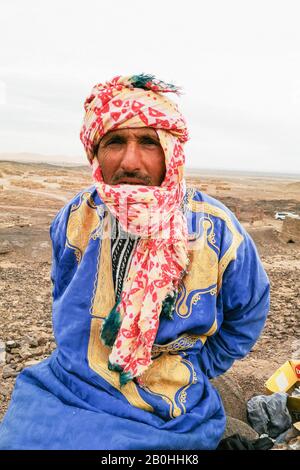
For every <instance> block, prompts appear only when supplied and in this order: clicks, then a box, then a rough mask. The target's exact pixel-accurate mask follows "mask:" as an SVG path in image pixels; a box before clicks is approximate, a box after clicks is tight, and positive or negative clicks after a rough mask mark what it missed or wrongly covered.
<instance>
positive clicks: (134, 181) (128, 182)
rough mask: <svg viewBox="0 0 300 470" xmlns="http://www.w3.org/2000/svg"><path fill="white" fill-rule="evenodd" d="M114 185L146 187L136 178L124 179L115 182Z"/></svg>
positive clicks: (143, 182)
mask: <svg viewBox="0 0 300 470" xmlns="http://www.w3.org/2000/svg"><path fill="white" fill-rule="evenodd" d="M115 184H139V185H141V184H142V185H144V186H145V185H146V183H145V181H143V180H140V179H138V178H124V179H122V180H120V181H117V182H116V183H115Z"/></svg>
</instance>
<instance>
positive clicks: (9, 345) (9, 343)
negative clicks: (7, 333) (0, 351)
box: [6, 340, 18, 350]
mask: <svg viewBox="0 0 300 470" xmlns="http://www.w3.org/2000/svg"><path fill="white" fill-rule="evenodd" d="M17 347H18V344H17V342H16V341H13V340H9V341H6V350H9V349H12V348H17Z"/></svg>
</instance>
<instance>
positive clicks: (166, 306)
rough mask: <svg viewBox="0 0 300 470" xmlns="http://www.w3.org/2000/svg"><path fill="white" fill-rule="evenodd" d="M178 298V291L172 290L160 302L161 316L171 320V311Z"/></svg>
mask: <svg viewBox="0 0 300 470" xmlns="http://www.w3.org/2000/svg"><path fill="white" fill-rule="evenodd" d="M177 298H178V292H177V291H174V292H172V293H171V294H168V295H167V297H166V298H165V300H164V301H163V303H162V309H161V316H162V317H165V318H166V319H167V320H173V319H174V317H173V311H174V309H175V304H176V301H177Z"/></svg>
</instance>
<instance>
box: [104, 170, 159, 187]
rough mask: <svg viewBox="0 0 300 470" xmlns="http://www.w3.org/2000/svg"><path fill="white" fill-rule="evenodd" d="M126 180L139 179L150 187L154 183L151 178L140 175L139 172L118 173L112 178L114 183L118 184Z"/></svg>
mask: <svg viewBox="0 0 300 470" xmlns="http://www.w3.org/2000/svg"><path fill="white" fill-rule="evenodd" d="M125 178H137V179H139V180H141V181H143V182H144V183H145V184H146V185H147V186H150V185H151V183H152V179H151V178H150V176H148V175H145V174H143V173H140V172H139V171H118V172H117V173H116V174H115V175H114V176H113V177H112V180H111V181H112V183H114V184H118V181H122V180H123V179H125Z"/></svg>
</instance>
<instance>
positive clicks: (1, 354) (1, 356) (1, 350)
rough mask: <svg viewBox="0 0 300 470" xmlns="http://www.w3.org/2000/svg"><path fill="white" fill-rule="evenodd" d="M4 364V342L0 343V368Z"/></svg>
mask: <svg viewBox="0 0 300 470" xmlns="http://www.w3.org/2000/svg"><path fill="white" fill-rule="evenodd" d="M5 363H6V350H5V343H4V341H0V366H3V365H4V364H5Z"/></svg>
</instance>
